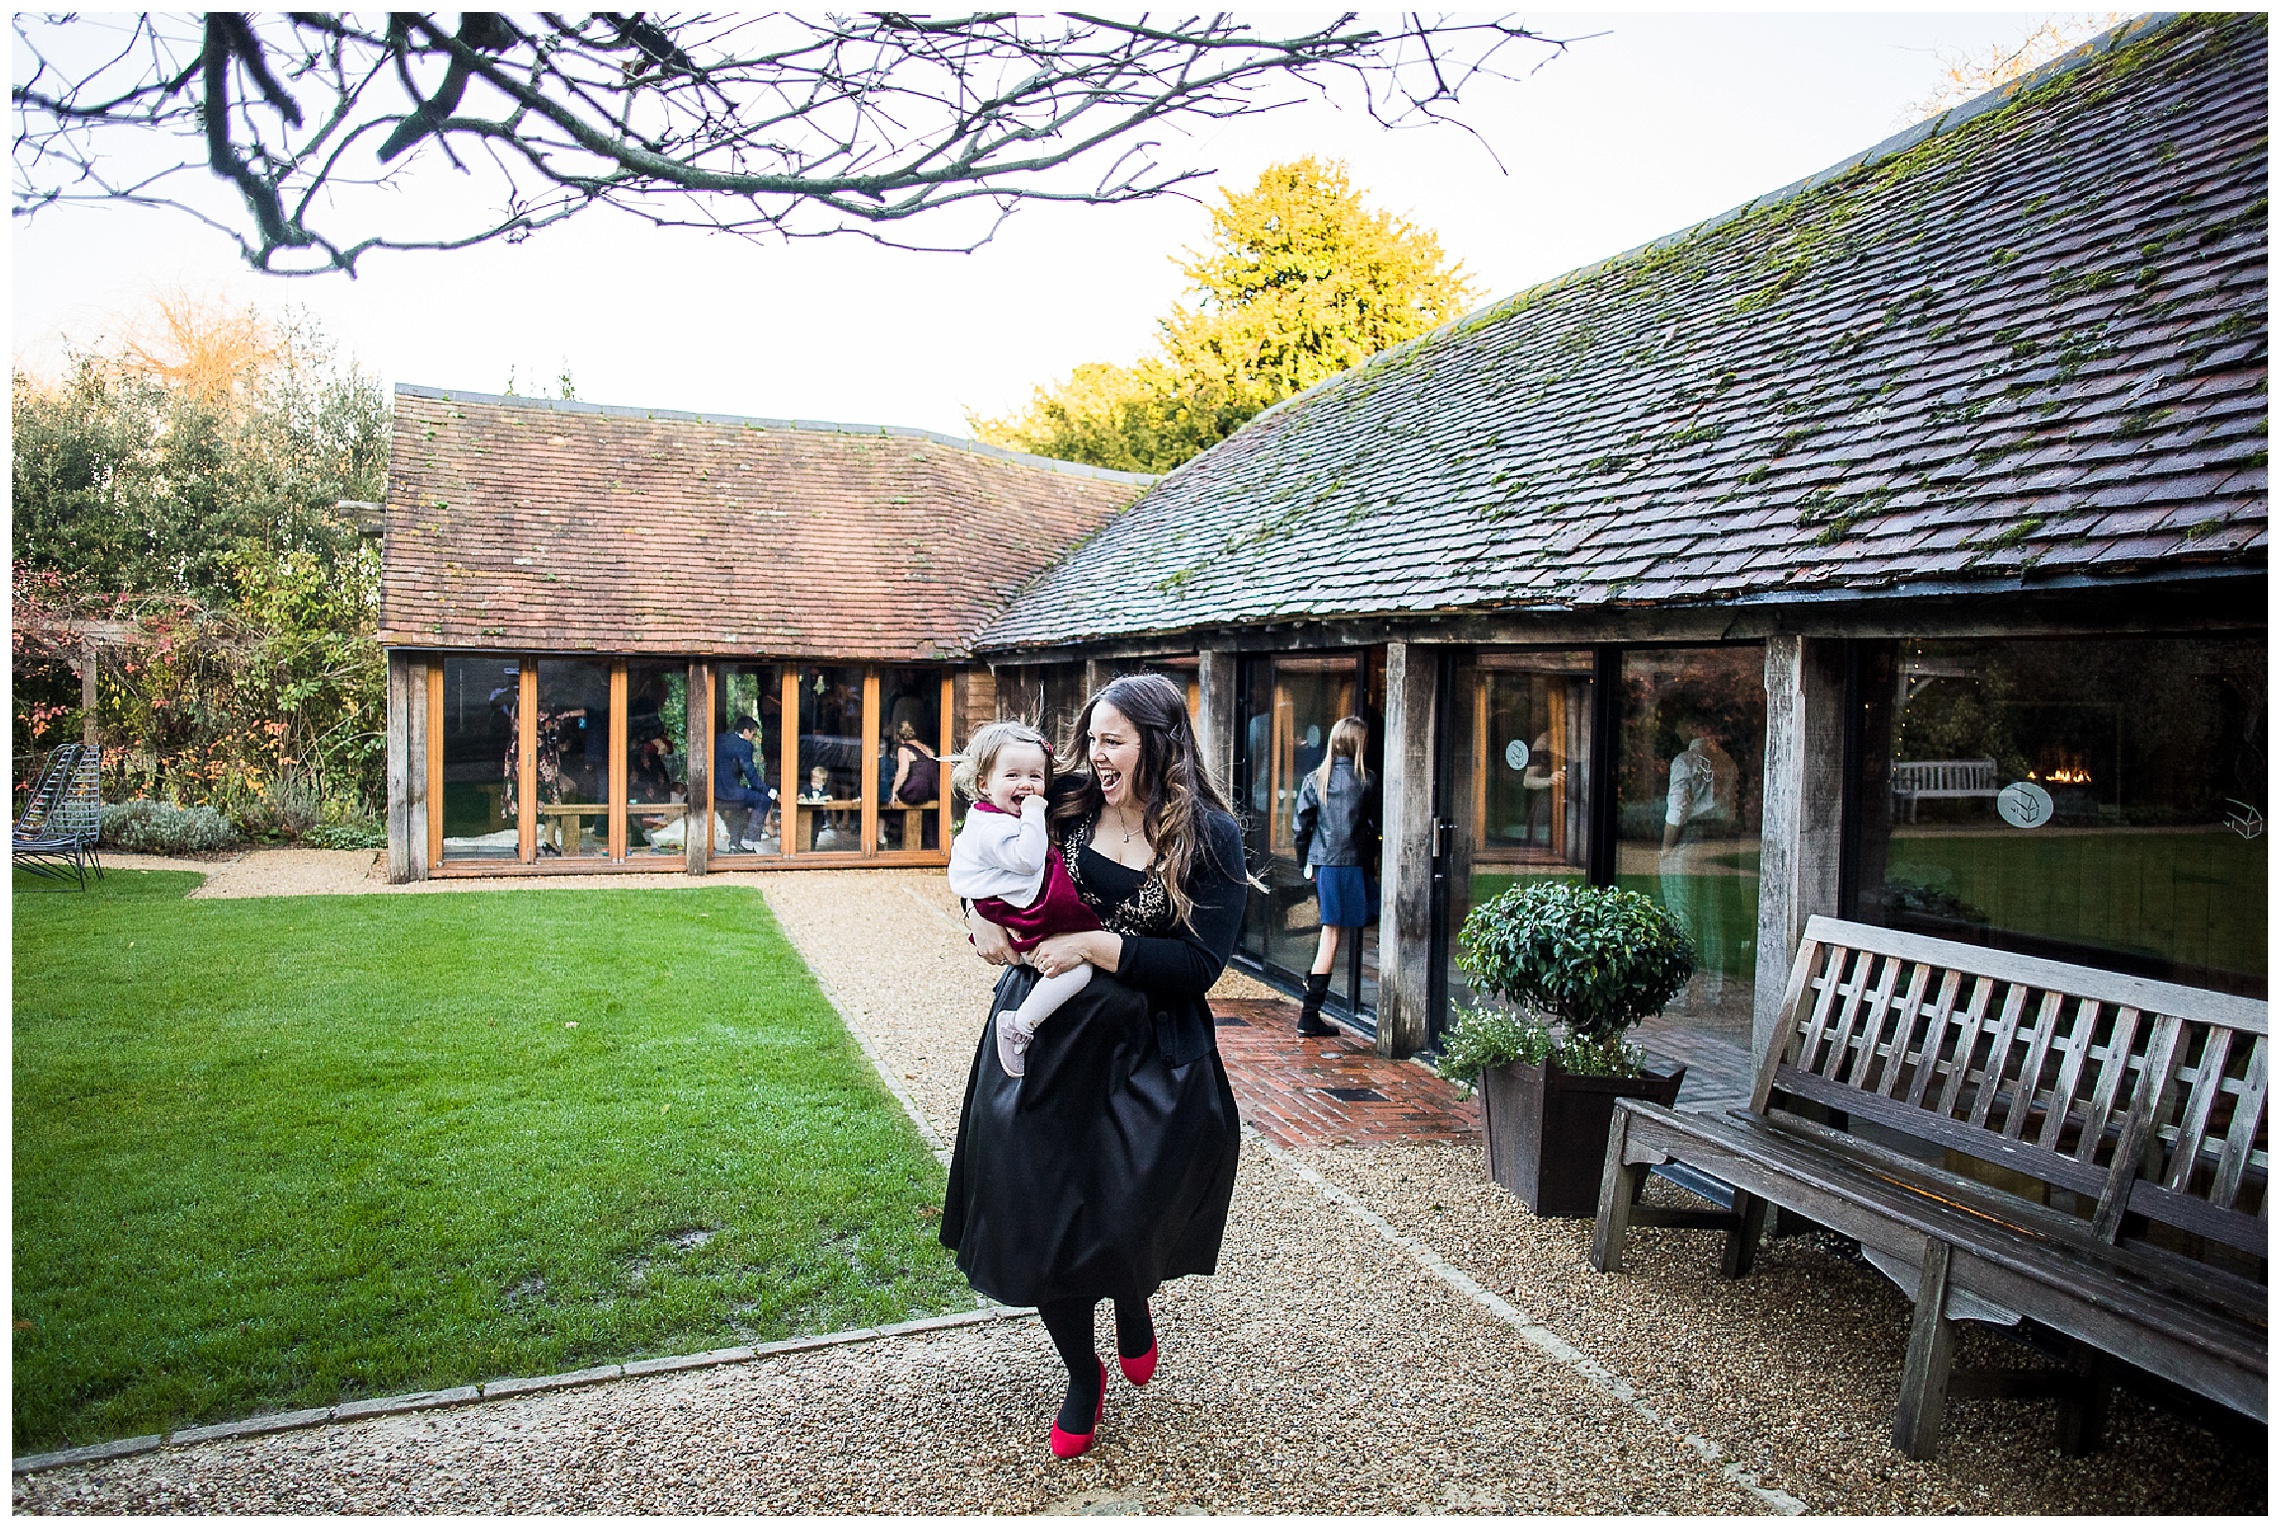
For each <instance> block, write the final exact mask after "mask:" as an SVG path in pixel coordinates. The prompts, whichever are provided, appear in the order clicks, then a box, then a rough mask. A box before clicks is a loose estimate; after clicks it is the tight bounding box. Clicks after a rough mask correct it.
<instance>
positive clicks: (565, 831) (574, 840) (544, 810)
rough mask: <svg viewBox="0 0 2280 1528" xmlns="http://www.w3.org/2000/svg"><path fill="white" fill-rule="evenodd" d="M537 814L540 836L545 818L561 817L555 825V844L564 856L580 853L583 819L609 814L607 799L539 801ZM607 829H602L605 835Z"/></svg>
mask: <svg viewBox="0 0 2280 1528" xmlns="http://www.w3.org/2000/svg"><path fill="white" fill-rule="evenodd" d="M538 815H539V836H540V837H541V838H543V837H544V836H545V833H546V821H545V819H547V818H549V817H554V818H559V819H561V820H560V821H559V822H558V823H557V824H556V826H555V846H556V847H557V848H559V849H560V850H561V851H562V853H563V854H564V855H565V856H569V855H573V854H578V853H581V852H582V851H583V849H584V846H585V842H586V824H585V819H586V818H588V817H607V816H609V815H610V804H609V803H608V802H607V801H541V802H540V803H539V804H538ZM608 831H609V830H608V829H607V828H604V829H603V833H604V834H605V836H606V835H607V833H608Z"/></svg>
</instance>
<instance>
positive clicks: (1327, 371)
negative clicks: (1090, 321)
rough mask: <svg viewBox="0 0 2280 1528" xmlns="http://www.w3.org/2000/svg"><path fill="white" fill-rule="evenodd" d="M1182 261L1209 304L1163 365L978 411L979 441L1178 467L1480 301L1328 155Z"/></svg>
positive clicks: (1095, 367)
mask: <svg viewBox="0 0 2280 1528" xmlns="http://www.w3.org/2000/svg"><path fill="white" fill-rule="evenodd" d="M1179 266H1180V271H1181V273H1182V274H1183V275H1185V276H1186V277H1187V278H1188V281H1189V283H1190V285H1191V287H1192V289H1193V293H1194V304H1193V306H1190V305H1188V304H1186V303H1181V304H1175V305H1174V306H1173V308H1172V311H1171V313H1170V314H1169V315H1167V316H1166V317H1164V318H1163V319H1161V320H1159V321H1158V326H1157V327H1158V330H1159V333H1160V340H1159V345H1158V349H1157V351H1156V353H1155V354H1152V355H1149V356H1145V357H1143V358H1142V359H1141V360H1139V361H1138V362H1136V363H1134V364H1133V365H1130V366H1117V365H1111V364H1108V363H1105V362H1092V363H1089V364H1087V365H1083V366H1079V367H1078V368H1077V369H1076V370H1075V371H1074V372H1073V373H1071V374H1070V375H1069V377H1068V378H1067V379H1066V380H1064V381H1062V382H1060V383H1057V384H1056V385H1054V386H1053V387H1050V388H1043V387H1041V388H1039V389H1037V391H1036V393H1035V394H1034V395H1033V396H1032V398H1031V400H1030V404H1029V407H1028V408H1027V409H1026V410H1024V411H1023V412H1021V413H1020V414H1016V415H1013V416H1011V417H1009V418H1005V419H985V418H981V417H979V416H976V415H973V414H968V415H967V422H968V423H969V425H970V426H971V427H972V428H973V430H974V432H975V434H977V435H979V436H980V437H981V438H982V439H983V440H986V441H989V442H992V443H993V444H996V445H1001V446H1006V447H1009V448H1011V449H1013V450H1017V451H1029V452H1034V453H1035V454H1037V455H1039V456H1050V457H1057V458H1059V459H1061V460H1063V461H1077V462H1089V463H1091V464H1092V465H1094V466H1096V467H1111V468H1117V469H1121V470H1123V471H1127V472H1168V471H1170V470H1171V469H1172V468H1174V467H1177V466H1178V465H1179V464H1180V463H1182V462H1184V461H1186V460H1188V459H1189V458H1190V457H1192V456H1195V455H1196V454H1198V453H1199V452H1202V451H1205V450H1208V449H1209V448H1210V447H1212V446H1215V445H1217V444H1218V443H1219V442H1220V441H1222V440H1225V439H1226V438H1227V437H1228V436H1229V435H1231V434H1233V433H1234V432H1235V431H1236V430H1237V429H1239V428H1241V427H1242V425H1243V424H1244V422H1245V421H1247V420H1249V419H1250V418H1251V417H1252V416H1253V415H1255V414H1257V413H1259V411H1260V410H1262V409H1265V408H1267V407H1269V406H1271V405H1273V404H1275V403H1279V402H1281V401H1282V400H1283V399H1285V398H1288V397H1289V396H1291V395H1292V394H1293V393H1297V392H1302V391H1304V390H1305V389H1306V388H1309V387H1312V386H1313V385H1314V384H1315V383H1317V382H1319V381H1321V380H1322V379H1323V378H1325V377H1330V376H1335V375H1336V374H1337V373H1339V372H1341V371H1345V370H1347V369H1348V368H1349V367H1353V366H1357V365H1359V364H1360V363H1362V362H1363V361H1366V360H1368V359H1369V358H1370V357H1371V356H1373V355H1376V354H1377V353H1378V352H1379V351H1381V350H1384V349H1385V348H1387V347H1388V346H1391V345H1398V344H1400V343H1401V342H1402V341H1403V340H1407V339H1414V338H1416V337H1417V336H1418V335H1420V334H1423V333H1425V332H1426V331H1428V330H1430V329H1433V328H1436V327H1438V326H1439V325H1441V324H1444V323H1446V322H1448V321H1449V320H1450V319H1452V318H1455V317H1456V316H1457V315H1458V314H1460V313H1462V312H1463V311H1464V310H1465V309H1466V308H1467V307H1469V306H1470V305H1471V304H1472V302H1473V301H1474V299H1475V297H1476V295H1477V293H1476V291H1475V288H1474V286H1473V283H1472V280H1471V278H1470V277H1469V276H1467V275H1466V273H1465V270H1464V267H1463V266H1462V265H1460V264H1452V263H1450V262H1449V261H1448V260H1447V259H1446V257H1445V256H1444V255H1443V254H1442V252H1441V241H1440V239H1439V238H1437V237H1436V236H1435V235H1434V234H1433V233H1432V232H1431V230H1429V229H1422V228H1418V227H1416V226H1414V225H1413V224H1411V223H1409V222H1408V221H1406V220H1405V219H1402V218H1398V217H1396V216H1394V215H1393V214H1392V213H1389V212H1383V211H1378V210H1374V209H1372V208H1370V207H1368V206H1366V205H1365V204H1364V203H1363V200H1362V193H1360V192H1359V191H1356V190H1355V189H1354V188H1353V186H1352V185H1351V183H1350V182H1349V180H1348V178H1347V173H1346V167H1345V166H1344V165H1343V164H1340V163H1337V162H1335V161H1330V162H1324V161H1321V160H1317V159H1314V158H1312V157H1308V158H1304V159H1297V160H1293V161H1291V162H1289V163H1287V164H1277V165H1271V166H1269V167H1268V168H1267V170H1266V171H1265V173H1263V174H1262V175H1260V177H1259V181H1258V184H1257V185H1256V186H1254V187H1252V188H1251V189H1250V190H1249V191H1222V192H1221V193H1220V205H1219V206H1218V207H1215V208H1213V209H1212V214H1211V240H1210V247H1209V248H1208V249H1206V250H1204V251H1203V252H1201V253H1197V252H1194V251H1189V252H1188V253H1187V255H1186V257H1185V258H1184V259H1181V260H1180V261H1179Z"/></svg>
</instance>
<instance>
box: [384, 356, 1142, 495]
mask: <svg viewBox="0 0 2280 1528" xmlns="http://www.w3.org/2000/svg"><path fill="white" fill-rule="evenodd" d="M396 391H397V392H398V393H400V394H403V395H405V396H407V397H412V398H433V399H436V400H438V401H441V402H445V403H485V404H498V405H502V406H504V407H508V408H533V409H548V410H551V411H552V412H554V413H557V414H602V415H606V416H608V417H610V418H613V419H649V420H658V421H670V422H680V423H689V424H722V425H736V426H739V427H742V428H745V429H759V430H807V431H812V432H814V433H817V434H825V435H891V436H897V437H900V438H903V439H908V440H925V441H931V442H933V443H934V444H935V445H938V446H948V447H949V448H950V449H951V450H953V451H966V452H970V453H972V454H974V455H976V456H989V457H995V458H996V459H997V460H999V461H1006V462H1015V463H1018V464H1020V465H1022V466H1026V467H1042V468H1044V469H1046V470H1047V471H1049V472H1065V473H1068V474H1070V475H1071V476H1074V477H1088V478H1099V479H1103V480H1105V481H1107V482H1111V483H1138V484H1141V485H1143V486H1145V485H1147V484H1150V483H1154V482H1155V481H1156V480H1157V476H1158V474H1155V473H1151V472H1119V471H1116V470H1114V469H1113V468H1108V467H1095V466H1092V465H1090V464H1089V463H1085V462H1064V461H1061V460H1059V459H1057V458H1055V457H1050V456H1033V455H1031V454H1030V453H1028V452H1026V451H1008V450H1007V449H1006V448H1005V447H1003V446H993V445H991V444H990V443H989V442H987V441H982V440H966V439H963V438H961V437H959V436H956V435H944V434H941V433H939V432H938V431H934V430H921V429H917V428H915V427H913V426H910V425H899V424H842V423H839V422H837V421H834V420H828V419H762V418H759V417H756V416H754V415H749V414H710V413H696V412H694V411H692V410H689V409H660V408H644V407H641V406H640V405H637V404H625V403H588V402H586V401H585V400H584V399H582V398H529V397H524V396H523V395H521V394H519V393H503V394H502V393H473V392H468V391H466V390H464V389H461V388H450V387H431V386H429V385H427V384H425V383H420V382H398V383H397V384H396Z"/></svg>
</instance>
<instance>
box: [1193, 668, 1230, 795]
mask: <svg viewBox="0 0 2280 1528" xmlns="http://www.w3.org/2000/svg"><path fill="white" fill-rule="evenodd" d="M1236 661H1237V660H1236V657H1235V655H1234V654H1233V653H1231V652H1225V651H1218V650H1213V651H1205V652H1199V653H1197V654H1196V655H1195V672H1196V683H1197V686H1198V688H1199V689H1200V690H1201V691H1202V694H1201V697H1200V699H1201V702H1202V703H1201V704H1200V705H1199V706H1198V707H1197V708H1196V711H1197V714H1196V726H1195V732H1196V738H1195V741H1196V746H1197V747H1198V748H1199V749H1201V750H1202V752H1203V767H1204V769H1205V771H1206V772H1208V773H1209V774H1210V776H1211V782H1212V784H1214V785H1216V786H1218V787H1219V794H1220V795H1221V796H1223V797H1225V798H1226V799H1227V800H1228V801H1229V802H1233V801H1234V799H1235V729H1236V726H1237V717H1236V715H1235V664H1236Z"/></svg>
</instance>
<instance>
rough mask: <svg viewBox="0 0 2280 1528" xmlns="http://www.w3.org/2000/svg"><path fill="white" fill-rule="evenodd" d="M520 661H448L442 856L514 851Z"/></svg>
mask: <svg viewBox="0 0 2280 1528" xmlns="http://www.w3.org/2000/svg"><path fill="white" fill-rule="evenodd" d="M521 684H522V665H521V664H520V663H518V662H516V661H515V660H514V659H512V658H446V659H444V660H443V802H442V810H443V857H444V858H445V859H447V860H485V859H505V860H511V859H513V858H514V857H515V855H516V853H517V849H518V844H517V840H516V830H515V800H514V794H515V707H516V700H517V698H518V696H519V695H520V693H521V690H520V686H521Z"/></svg>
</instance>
